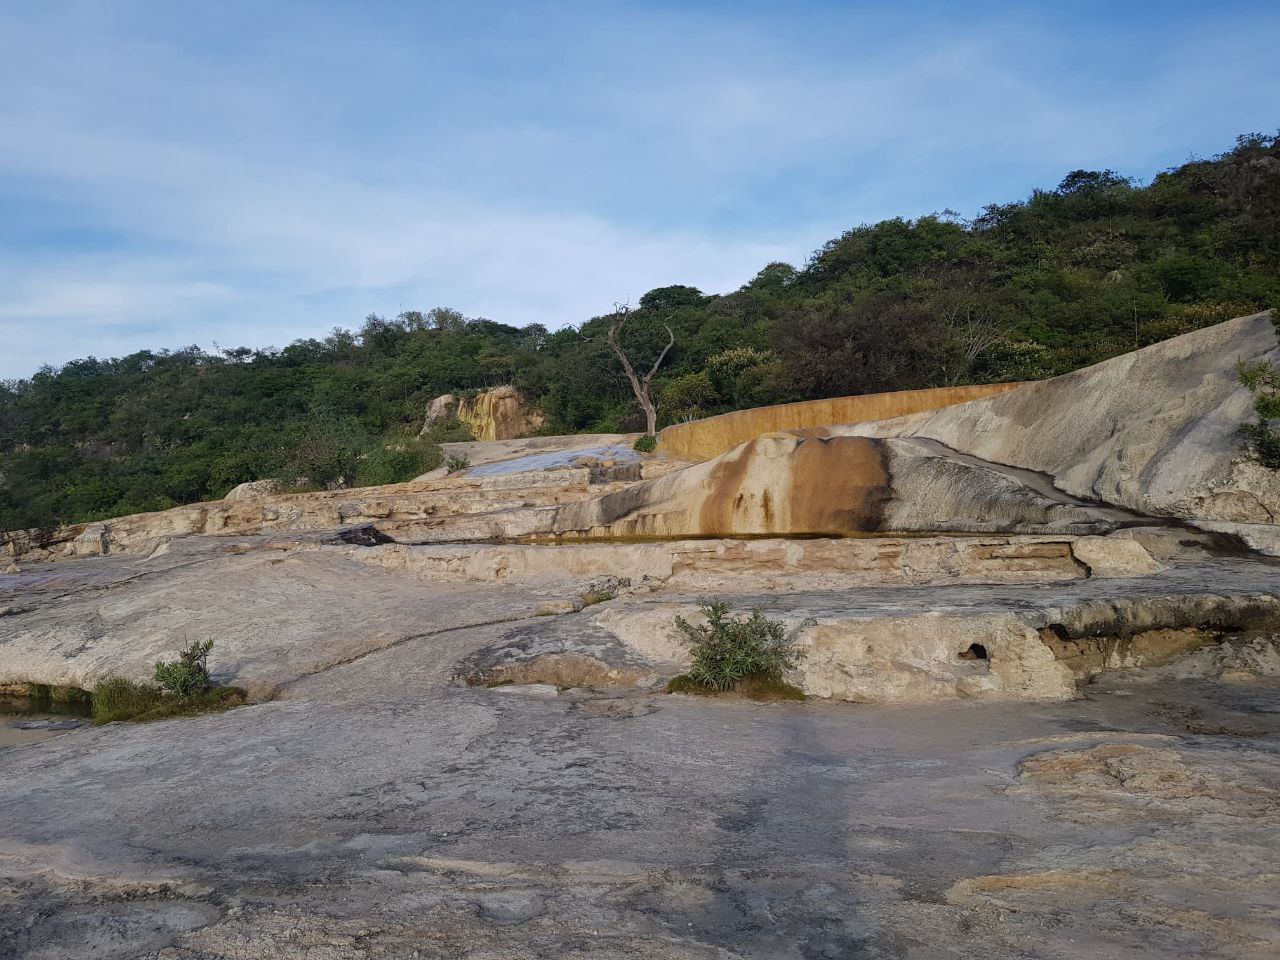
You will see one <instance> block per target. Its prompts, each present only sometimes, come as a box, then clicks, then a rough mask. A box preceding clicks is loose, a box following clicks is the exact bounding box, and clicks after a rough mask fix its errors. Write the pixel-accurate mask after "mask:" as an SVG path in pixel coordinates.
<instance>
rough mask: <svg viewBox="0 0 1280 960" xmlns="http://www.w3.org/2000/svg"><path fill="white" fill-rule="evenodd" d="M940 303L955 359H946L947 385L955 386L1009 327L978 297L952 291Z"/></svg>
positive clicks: (942, 318) (1002, 337)
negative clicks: (948, 360)
mask: <svg viewBox="0 0 1280 960" xmlns="http://www.w3.org/2000/svg"><path fill="white" fill-rule="evenodd" d="M937 306H938V308H939V311H938V312H939V314H940V315H941V320H942V325H943V328H944V329H945V330H946V333H947V339H948V341H949V342H950V344H951V348H952V359H954V360H955V363H954V364H952V363H944V369H945V371H946V372H945V376H946V380H947V383H948V385H950V386H955V385H956V384H958V383H959V382H960V381H961V380H962V379H963V378H964V377H965V375H966V374H968V372H969V371H970V370H971V369H972V368H973V365H974V363H975V362H976V361H977V359H978V357H980V356H982V355H983V354H984V353H986V352H987V351H988V350H990V349H991V348H992V347H994V346H995V345H996V344H997V343H999V342H1000V341H1001V340H1003V339H1004V338H1005V336H1006V335H1007V334H1008V328H1007V327H1006V326H1005V325H1004V324H1003V323H1001V322H1000V321H999V320H998V319H997V318H996V316H995V315H994V313H993V312H992V310H991V305H990V304H989V303H987V302H986V301H984V300H982V299H980V298H978V297H974V296H969V295H965V294H962V293H952V294H951V295H949V296H946V297H943V298H941V302H940V303H938V305H937Z"/></svg>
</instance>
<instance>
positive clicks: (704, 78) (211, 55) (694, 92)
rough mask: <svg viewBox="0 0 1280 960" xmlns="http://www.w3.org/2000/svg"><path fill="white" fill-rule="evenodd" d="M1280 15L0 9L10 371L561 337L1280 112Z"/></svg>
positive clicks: (1135, 5)
mask: <svg viewBox="0 0 1280 960" xmlns="http://www.w3.org/2000/svg"><path fill="white" fill-rule="evenodd" d="M1277 50H1280V4H1276V3H1274V2H1272V3H1253V2H1229V0H1227V2H1218V3H1213V4H1209V3H1204V2H1195V3H1189V2H1181V0H1166V2H1159V3H1145V2H1128V3H1115V2H1109V3H1095V2H1092V0H1082V2H1075V3H1071V4H1063V3H1060V2H1059V3H1038V2H1035V0H1029V2H1022V3H1007V4H994V3H983V2H970V3H922V2H897V3H892V4H891V3H858V2H843V3H819V2H804V0H792V2H789V3H777V2H771V3H758V2H755V0H736V2H728V0H726V2H703V3H698V2H685V3H640V2H632V3H620V2H619V3H614V2H608V0H596V2H581V3H537V2H523V3H486V2H483V0H472V2H466V3H461V2H460V3H432V2H425V0H422V2H411V0H403V2H392V0H361V2H356V0H348V2H324V0H311V2H305V3H303V2H290V0H275V2H272V3H261V2H240V0H219V2H217V3H209V2H207V0H200V2H195V0H156V2H143V0H137V2H126V0H84V2H75V0H65V2H64V0H40V2H38V3H26V2H19V0H0V378H8V377H25V376H29V375H30V374H31V373H33V372H35V370H36V369H38V368H39V367H40V366H41V365H42V364H52V365H54V366H57V365H59V364H61V363H64V362H66V361H68V360H70V359H74V358H77V357H84V356H90V355H93V356H98V357H107V356H120V355H124V354H127V353H130V352H133V351H136V350H139V349H160V348H173V347H179V346H183V345H187V344H192V343H196V344H200V345H202V346H204V347H206V348H213V347H214V346H215V345H217V346H221V347H224V348H229V347H233V346H239V345H246V346H251V347H264V346H269V345H277V346H282V345H284V344H286V343H288V342H290V341H292V340H294V339H297V338H300V337H311V336H324V335H325V334H326V333H327V332H328V331H329V330H330V329H332V328H333V327H335V326H343V327H357V326H359V324H360V323H361V322H362V320H363V318H364V317H365V316H366V315H368V314H369V313H378V314H381V315H384V316H386V315H394V314H396V313H399V312H400V311H401V310H409V309H420V310H427V309H430V308H431V307H434V306H448V307H453V308H456V309H458V310H461V311H462V312H463V313H465V314H467V315H468V316H484V317H488V318H490V319H493V320H498V321H501V322H504V323H510V324H514V325H523V324H527V323H541V324H544V325H546V326H547V327H549V328H553V329H554V328H557V327H561V326H564V325H566V324H579V323H581V322H583V321H584V320H586V319H588V318H589V317H591V316H593V315H596V314H599V313H602V312H605V311H606V310H608V309H610V308H611V306H612V304H613V303H614V302H617V301H624V302H625V301H630V302H633V303H634V302H635V301H636V300H637V299H638V298H639V297H640V295H641V294H643V293H644V292H646V291H647V290H650V289H652V288H654V287H659V286H666V285H669V284H675V283H683V284H689V285H692V286H696V287H698V288H700V289H702V290H703V291H705V292H708V293H724V292H728V291H731V290H734V289H737V288H738V287H740V286H742V285H743V284H744V283H746V282H747V281H749V280H750V279H751V277H752V276H754V275H755V273H756V272H757V271H758V270H759V269H760V268H761V267H763V266H764V265H765V264H766V263H768V262H770V261H774V260H783V261H787V262H790V263H793V264H796V265H797V266H799V265H802V264H803V263H804V262H805V260H806V259H807V257H808V256H809V255H810V254H811V253H812V251H813V250H815V249H816V248H817V247H819V246H821V244H822V243H824V242H825V241H826V240H828V239H831V238H832V237H835V236H838V235H839V234H840V233H842V232H843V231H844V230H846V229H849V228H851V227H854V226H857V225H858V224H860V223H869V222H875V221H877V220H881V219H884V218H887V217H893V216H904V217H917V216H921V215H924V214H927V213H930V212H933V211H940V210H943V209H946V208H951V209H954V210H957V211H959V212H960V213H961V214H963V215H965V216H971V215H973V214H975V213H976V212H977V211H978V210H979V209H980V208H981V207H982V206H983V205H985V204H987V203H991V202H1006V201H1010V200H1015V199H1019V198H1021V197H1025V196H1026V195H1027V194H1029V193H1030V191H1031V190H1032V189H1033V188H1035V187H1046V188H1051V187H1053V186H1054V185H1055V184H1057V182H1058V181H1059V180H1060V179H1061V178H1062V176H1063V174H1065V173H1066V172H1068V171H1070V170H1073V169H1077V168H1086V169H1103V168H1112V169H1115V170H1118V171H1119V172H1121V173H1124V174H1127V175H1131V176H1135V177H1138V178H1140V179H1143V180H1149V179H1150V178H1151V177H1152V176H1153V175H1154V174H1155V173H1156V172H1158V171H1159V170H1161V169H1166V168H1168V167H1171V166H1174V165H1176V164H1179V163H1181V162H1184V161H1185V160H1187V159H1188V158H1190V157H1193V156H1212V155H1213V154H1216V153H1220V152H1222V151H1224V150H1226V149H1229V148H1230V147H1231V146H1232V145H1233V143H1234V139H1235V137H1236V135H1237V134H1240V133H1246V132H1254V131H1257V132H1268V133H1270V132H1274V131H1275V130H1276V129H1277V128H1278V127H1280V69H1276V67H1275V64H1276V63H1277V59H1276V51H1277Z"/></svg>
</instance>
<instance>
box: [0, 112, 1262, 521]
mask: <svg viewBox="0 0 1280 960" xmlns="http://www.w3.org/2000/svg"><path fill="white" fill-rule="evenodd" d="M1277 302H1280V137H1272V136H1264V135H1249V136H1243V137H1240V138H1239V139H1238V140H1237V143H1236V146H1235V147H1234V148H1233V149H1232V150H1230V151H1228V152H1226V153H1224V154H1222V155H1220V156H1218V157H1215V158H1213V159H1211V160H1193V161H1191V162H1188V163H1186V164H1184V165H1182V166H1180V167H1177V168H1175V169H1172V170H1169V171H1165V172H1163V173H1160V174H1158V175H1156V176H1155V177H1154V179H1153V180H1152V181H1151V182H1150V183H1149V184H1146V185H1141V184H1139V183H1137V182H1135V181H1133V180H1131V179H1129V178H1127V177H1124V176H1121V175H1119V174H1116V173H1114V172H1112V171H1110V170H1105V171H1085V170H1076V171H1073V172H1071V173H1069V174H1067V176H1066V177H1064V179H1063V180H1062V182H1061V183H1060V184H1059V185H1058V186H1057V187H1056V188H1054V189H1050V190H1038V191H1036V192H1034V193H1033V194H1032V195H1031V196H1030V197H1029V198H1027V199H1026V200H1023V201H1019V202H1015V203H1009V204H993V205H991V206H988V207H986V208H984V209H983V210H982V211H981V213H979V214H978V216H977V217H976V218H974V219H973V220H963V219H961V218H960V217H959V216H958V215H956V214H954V213H952V212H950V211H948V212H946V213H943V214H935V215H931V216H926V217H921V218H919V219H917V220H903V219H895V220H886V221H883V222H881V223H877V224H872V225H863V226H860V227H857V228H855V229H852V230H849V231H848V232H846V233H845V234H844V235H843V236H841V237H838V238H836V239H834V240H831V241H830V242H829V243H827V244H825V245H824V246H823V247H822V248H821V249H819V250H818V251H816V252H815V253H814V254H813V256H812V257H811V258H810V260H809V262H808V263H806V264H804V265H802V266H800V267H794V266H791V265H788V264H783V263H772V264H768V265H766V266H765V267H764V268H763V269H761V270H760V272H759V273H758V274H757V275H756V276H755V277H754V278H753V279H751V281H750V282H748V283H747V284H746V285H744V286H743V287H742V288H741V289H739V290H737V291H735V292H733V293H729V294H724V295H707V294H703V293H702V292H700V291H698V290H696V289H694V288H692V287H687V286H670V287H663V288H660V289H657V290H652V291H650V292H649V293H647V294H645V295H644V296H643V297H642V298H641V299H640V301H639V303H638V304H637V305H636V308H635V309H634V310H633V311H632V313H631V315H630V318H629V320H628V322H627V324H626V327H625V328H624V332H623V333H624V341H625V342H626V344H627V346H628V348H629V351H630V352H632V353H633V354H634V355H635V358H636V360H637V365H640V364H644V363H645V362H646V360H647V361H648V362H649V363H651V362H652V361H653V359H654V358H655V357H656V356H657V354H658V351H659V350H660V349H661V348H662V346H663V345H664V344H665V343H666V341H667V336H666V333H665V331H664V329H663V328H664V327H666V326H669V327H670V328H671V330H672V331H673V332H674V335H675V346H674V348H673V349H672V350H671V352H670V353H669V354H668V356H667V358H666V361H665V363H664V365H663V367H662V369H661V371H660V372H659V374H658V376H657V378H656V379H655V393H656V395H657V397H658V408H659V414H660V423H669V422H674V421H678V420H682V419H687V418H691V417H700V416H707V415H711V414H715V413H720V412H724V411H727V410H733V409H740V408H744V407H751V406H758V405H761V404H768V403H779V402H785V401H790V400H802V399H813V398H818V397H827V396H840V395H846V394H855V393H868V392H876V391H881V390H898V389H910V388H915V387H927V386H941V385H949V384H958V383H977V382H996V381H1006V380H1028V379H1039V378H1044V377H1050V376H1054V375H1057V374H1060V373H1064V372H1067V371H1069V370H1073V369H1077V368H1079V367H1082V366H1086V365H1088V364H1091V363H1095V362H1097V361H1099V360H1104V359H1106V358H1108V357H1111V356H1115V355H1117V354H1120V353H1124V352H1126V351H1128V350H1132V349H1134V348H1136V347H1140V346H1145V345H1147V344H1150V343H1154V342H1156V341H1158V340H1162V339H1166V338H1168V337H1171V336H1175V335H1177V334H1180V333H1184V332H1187V331H1190V330H1193V329H1197V328H1199V327H1203V326H1207V325H1210V324H1213V323H1217V322H1219V321H1222V320H1226V319H1229V318H1231V317H1234V316H1239V315H1242V314H1246V313H1252V312H1254V311H1256V310H1259V309H1264V308H1266V307H1269V306H1273V305H1275V304H1277ZM607 327H608V317H607V316H601V317H597V318H593V319H591V320H587V321H586V322H585V323H582V324H581V326H579V327H573V326H569V327H565V328H564V329H560V330H556V331H549V330H548V329H547V328H546V327H544V326H541V325H531V326H527V327H523V328H516V327H512V326H507V325H505V324H502V323H500V322H495V321H493V320H488V319H480V318H467V317H465V316H463V315H462V314H461V313H458V312H457V311H454V310H449V309H442V308H437V309H435V310H431V311H429V312H426V313H423V312H418V311H407V312H405V313H402V314H401V315H399V316H398V317H394V318H384V317H378V316H370V317H368V318H367V319H366V320H365V322H364V323H363V325H362V326H361V327H360V328H359V329H358V330H342V329H336V330H334V331H333V332H332V333H331V334H330V335H329V336H327V337H325V338H324V339H310V340H299V341H297V342H295V343H292V344H289V345H288V346H286V347H283V348H280V349H274V348H273V349H266V350H250V349H248V348H237V349H230V350H221V351H217V352H209V351H206V350H203V349H201V348H199V347H195V346H192V347H188V348H184V349H181V350H176V351H147V350H144V351H140V352H138V353H135V354H131V355H129V356H127V357H122V358H118V359H112V360H98V359H94V358H88V359H85V360H77V361H74V362H72V363H68V364H66V365H65V366H63V367H62V368H60V369H52V368H45V369H42V370H40V371H39V372H37V373H36V374H35V375H34V376H32V377H31V378H30V379H27V380H19V381H10V382H6V383H4V384H0V529H16V528H24V527H38V526H48V525H51V524H54V523H59V522H74V521H82V520H91V519H101V518H105V517H109V516H117V515H121V514H126V513H134V512H140V511H145V510H155V509H162V508H165V507H169V506H173V505H175V504H178V503H186V502H193V501H197V500H203V499H211V498H216V497H220V496H222V495H223V494H225V493H226V492H227V490H228V489H229V488H230V487H231V486H233V485H235V484H237V483H240V482H242V481H246V480H255V479H261V478H265V477H288V478H293V477H308V478H311V479H312V480H317V481H325V480H333V479H336V478H344V480H345V481H346V482H349V483H355V484H372V483H387V482H392V481H395V480H402V479H407V478H409V477H411V476H413V475H414V474H415V473H418V472H421V471H422V470H425V469H429V468H430V467H431V466H434V465H435V463H437V462H438V459H439V451H438V448H437V447H436V446H435V444H434V443H433V442H432V441H431V440H430V439H424V440H417V439H415V437H416V434H417V432H418V429H419V426H420V424H421V421H422V416H423V413H424V411H425V409H426V405H427V403H428V401H429V400H430V399H431V398H432V397H434V396H436V395H438V394H441V393H445V392H453V393H455V394H456V393H464V392H465V391H468V390H479V389H483V388H485V387H490V386H495V385H497V384H502V383H513V384H515V385H516V386H518V387H519V388H521V389H522V390H523V391H524V392H525V393H526V394H527V395H528V396H529V397H530V398H531V399H532V400H533V401H534V402H535V403H536V404H537V405H538V406H539V407H540V408H541V409H542V411H543V413H544V414H545V416H546V422H547V425H546V428H545V430H546V432H548V433H563V432H591V431H616V430H627V429H639V427H640V425H641V424H642V422H643V421H642V420H641V419H640V416H639V411H638V409H637V407H636V405H635V402H634V398H633V396H632V394H631V391H630V388H629V386H628V385H627V382H626V380H625V378H624V377H623V375H622V371H621V369H620V368H619V365H618V363H617V360H616V358H615V357H614V356H613V354H612V352H611V349H610V347H609V344H608V343H607V340H606V337H605V332H606V329H607ZM459 438H461V435H460V434H458V433H457V432H456V427H451V426H450V425H448V424H445V425H442V426H441V427H439V428H437V434H436V437H435V439H437V440H440V439H459Z"/></svg>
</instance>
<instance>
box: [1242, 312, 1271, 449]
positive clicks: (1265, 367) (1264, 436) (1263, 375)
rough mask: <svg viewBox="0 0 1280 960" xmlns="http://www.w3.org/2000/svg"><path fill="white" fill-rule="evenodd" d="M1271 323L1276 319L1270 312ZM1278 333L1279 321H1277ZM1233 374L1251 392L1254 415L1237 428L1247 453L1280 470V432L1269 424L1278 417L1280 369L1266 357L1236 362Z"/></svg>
mask: <svg viewBox="0 0 1280 960" xmlns="http://www.w3.org/2000/svg"><path fill="white" fill-rule="evenodd" d="M1271 322H1272V323H1273V324H1276V323H1277V319H1276V314H1275V313H1274V312H1273V313H1272V321H1271ZM1277 333H1278V334H1280V325H1277ZM1236 376H1237V377H1238V378H1239V380H1240V382H1241V383H1242V384H1244V386H1245V388H1246V389H1247V390H1248V391H1249V393H1250V394H1251V395H1252V396H1253V412H1254V415H1255V416H1256V418H1257V419H1255V420H1254V421H1253V422H1251V423H1245V424H1241V426H1239V427H1238V428H1236V433H1237V435H1238V436H1239V437H1240V438H1241V439H1242V440H1244V442H1245V445H1246V447H1247V448H1248V451H1249V455H1250V457H1252V458H1253V459H1254V460H1256V461H1257V462H1258V463H1260V464H1262V465H1263V466H1264V467H1268V468H1270V469H1272V470H1280V434H1278V433H1276V431H1275V430H1274V429H1273V428H1272V424H1273V423H1274V422H1276V421H1277V420H1280V370H1277V369H1276V368H1275V367H1274V366H1272V365H1271V364H1270V363H1269V362H1267V361H1266V360H1259V361H1258V362H1256V363H1245V362H1244V361H1240V362H1238V363H1237V364H1236Z"/></svg>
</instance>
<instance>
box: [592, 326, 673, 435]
mask: <svg viewBox="0 0 1280 960" xmlns="http://www.w3.org/2000/svg"><path fill="white" fill-rule="evenodd" d="M630 313H631V308H630V307H629V306H627V305H626V304H625V303H624V304H621V305H619V304H616V303H615V304H614V305H613V316H612V317H611V318H610V320H609V346H611V347H613V352H614V353H616V354H617V355H618V359H619V360H620V361H622V370H623V372H624V373H626V375H627V381H628V382H629V383H630V384H631V390H632V392H633V393H635V395H636V402H637V403H639V404H640V409H641V410H643V411H644V423H645V430H644V432H645V435H646V436H650V437H652V436H654V435H655V434H657V432H658V408H657V406H655V405H654V402H653V375H654V374H655V373H657V372H658V368H659V367H660V366H662V361H663V360H665V359H666V356H667V352H668V351H669V350H670V349H671V348H672V347H673V346H675V342H676V335H675V333H673V332H672V330H671V327H669V326H667V325H666V324H664V325H663V329H665V330H666V331H667V345H666V346H665V347H663V348H662V352H661V353H659V354H658V359H657V360H655V361H653V366H652V367H650V368H649V372H648V373H646V374H645V375H644V376H643V377H641V376H639V375H638V374H637V373H636V371H635V368H634V367H633V366H632V365H631V361H630V360H629V359H627V352H626V351H625V350H623V349H622V341H621V340H620V339H619V336H620V334H621V332H622V326H623V324H625V323H626V322H627V317H628V316H629V315H630Z"/></svg>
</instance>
